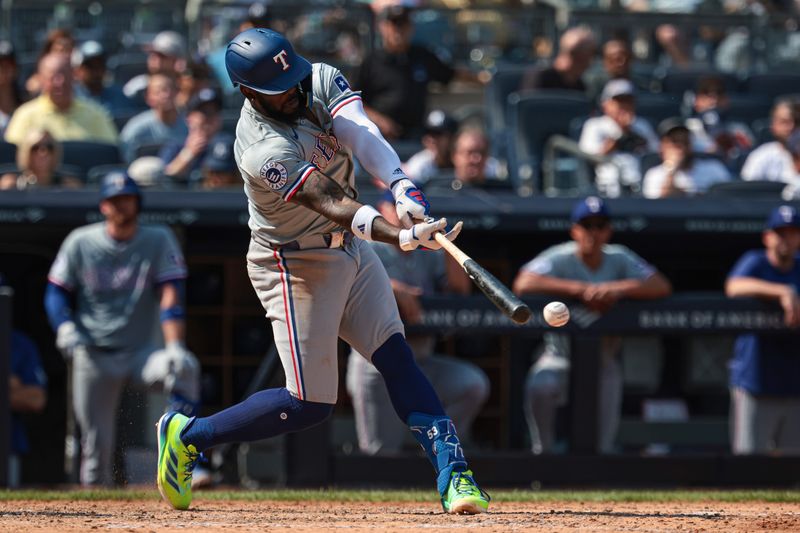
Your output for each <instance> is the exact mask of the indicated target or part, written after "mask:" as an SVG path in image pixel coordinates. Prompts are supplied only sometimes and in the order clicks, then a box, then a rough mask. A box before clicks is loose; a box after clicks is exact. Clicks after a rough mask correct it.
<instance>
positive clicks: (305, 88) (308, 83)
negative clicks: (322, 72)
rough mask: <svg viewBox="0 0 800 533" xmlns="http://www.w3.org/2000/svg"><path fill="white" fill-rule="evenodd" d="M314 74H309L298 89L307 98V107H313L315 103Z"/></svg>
mask: <svg viewBox="0 0 800 533" xmlns="http://www.w3.org/2000/svg"><path fill="white" fill-rule="evenodd" d="M311 76H312V74H309V75H308V76H306V77H305V78H303V80H302V81H301V82H300V83H299V84H298V85H297V90H298V91H299V92H300V96H302V97H304V98H305V101H306V107H307V108H309V109H311V106H312V105H313V104H314V91H313V90H312V87H313V85H312V79H311Z"/></svg>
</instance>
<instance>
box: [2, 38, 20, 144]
mask: <svg viewBox="0 0 800 533" xmlns="http://www.w3.org/2000/svg"><path fill="white" fill-rule="evenodd" d="M18 76H19V69H18V67H17V56H16V54H15V53H14V46H13V45H12V44H11V43H10V42H9V41H0V135H2V134H3V132H5V129H6V126H8V121H9V120H10V119H11V115H12V114H14V111H16V109H17V108H18V107H19V106H20V105H22V102H23V97H22V90H21V89H20V87H19V80H18Z"/></svg>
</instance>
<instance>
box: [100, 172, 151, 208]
mask: <svg viewBox="0 0 800 533" xmlns="http://www.w3.org/2000/svg"><path fill="white" fill-rule="evenodd" d="M128 194H130V195H133V196H137V197H138V198H139V199H140V200H141V198H142V192H141V191H140V190H139V186H138V185H137V184H136V182H135V181H133V178H131V177H130V176H129V175H128V174H127V173H126V172H123V171H121V170H113V171H111V172H109V173H108V174H106V175H105V176H104V177H103V181H102V183H101V184H100V200H101V201H103V200H108V199H109V198H114V197H116V196H125V195H128Z"/></svg>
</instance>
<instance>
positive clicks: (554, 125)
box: [508, 91, 592, 190]
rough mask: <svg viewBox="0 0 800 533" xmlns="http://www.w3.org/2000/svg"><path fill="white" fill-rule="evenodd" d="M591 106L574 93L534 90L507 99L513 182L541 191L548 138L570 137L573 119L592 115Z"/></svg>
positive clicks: (510, 163)
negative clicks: (542, 170) (542, 165)
mask: <svg viewBox="0 0 800 533" xmlns="http://www.w3.org/2000/svg"><path fill="white" fill-rule="evenodd" d="M591 109H592V105H591V102H590V101H589V99H588V98H586V97H585V96H583V95H582V94H580V93H577V92H575V91H533V92H524V93H512V94H511V95H510V96H509V97H508V116H509V121H510V124H509V128H508V130H509V135H510V139H512V141H511V142H509V165H508V166H509V174H510V176H511V179H512V183H514V184H515V185H516V186H519V185H520V184H522V183H526V184H528V185H530V186H532V187H533V189H534V190H538V189H539V185H540V178H541V164H542V156H543V152H544V147H545V144H546V142H547V139H548V138H550V137H551V136H553V135H556V134H560V135H564V136H568V135H569V134H570V124H571V122H572V121H573V120H575V119H577V118H581V117H587V116H589V113H590V112H591Z"/></svg>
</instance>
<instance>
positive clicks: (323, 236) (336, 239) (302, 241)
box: [276, 231, 353, 250]
mask: <svg viewBox="0 0 800 533" xmlns="http://www.w3.org/2000/svg"><path fill="white" fill-rule="evenodd" d="M352 240H353V234H352V233H350V232H349V231H335V232H333V233H317V234H314V235H304V236H303V237H300V238H299V239H297V240H296V241H291V242H287V243H286V244H282V245H280V246H277V247H276V248H279V249H281V250H308V249H311V248H344V247H345V246H347V245H348V244H350V241H352Z"/></svg>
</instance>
